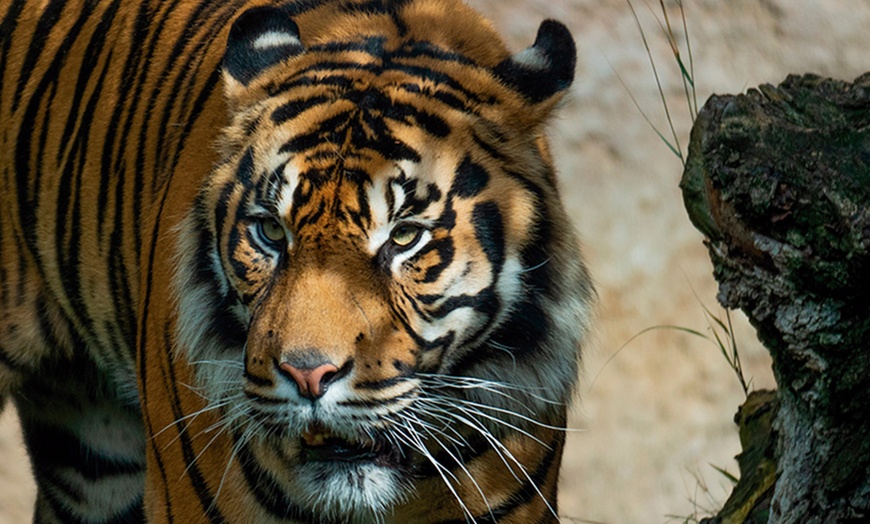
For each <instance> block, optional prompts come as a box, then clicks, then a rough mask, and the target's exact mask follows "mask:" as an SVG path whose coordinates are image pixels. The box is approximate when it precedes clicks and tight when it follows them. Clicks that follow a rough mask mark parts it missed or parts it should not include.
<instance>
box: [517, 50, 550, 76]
mask: <svg viewBox="0 0 870 524" xmlns="http://www.w3.org/2000/svg"><path fill="white" fill-rule="evenodd" d="M511 60H513V62H514V63H515V64H517V65H520V66H522V67H523V68H525V69H534V70H537V71H543V70H545V69H549V67H550V60H549V59H547V57H546V55H544V53H542V52H541V50H540V49H538V48H537V47H534V46H533V47H527V48H526V49H524V50H522V51H520V52H519V53H517V54H515V55H514V56H513V58H511Z"/></svg>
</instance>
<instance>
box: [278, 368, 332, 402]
mask: <svg viewBox="0 0 870 524" xmlns="http://www.w3.org/2000/svg"><path fill="white" fill-rule="evenodd" d="M278 368H279V369H280V370H281V372H282V373H284V374H285V375H287V376H289V377H290V378H292V379H293V380H294V381H295V382H296V386H297V387H298V388H299V394H300V395H302V396H303V397H305V398H307V399H309V400H317V399H319V398H320V397H322V396H323V394H324V393H326V388H327V386H329V384H330V382H332V381H333V380H334V379H335V378H336V376H337V375H338V368H337V367H336V366H335V365H333V364H332V363H331V362H324V363H319V364H314V365H312V364H309V363H297V364H296V365H293V363H291V362H282V363H281V364H279V365H278Z"/></svg>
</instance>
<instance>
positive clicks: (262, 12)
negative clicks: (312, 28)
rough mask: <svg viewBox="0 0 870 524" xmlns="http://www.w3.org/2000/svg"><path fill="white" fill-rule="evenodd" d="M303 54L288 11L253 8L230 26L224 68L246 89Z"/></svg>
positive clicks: (296, 29)
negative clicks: (286, 61) (273, 69)
mask: <svg viewBox="0 0 870 524" xmlns="http://www.w3.org/2000/svg"><path fill="white" fill-rule="evenodd" d="M304 51H305V47H304V46H303V45H302V40H301V39H300V37H299V27H298V26H297V25H296V22H294V21H293V20H292V19H291V18H290V15H289V14H288V13H287V12H285V11H283V10H281V9H278V8H276V7H255V8H252V9H248V10H247V11H245V12H244V13H242V15H241V16H239V18H237V19H236V21H235V23H233V27H232V28H231V29H230V36H229V38H228V39H227V50H226V54H224V61H223V69H224V72H225V74H226V75H228V76H229V77H231V78H232V79H233V80H235V81H237V82H239V83H241V84H242V85H243V86H247V85H248V84H249V83H250V82H251V80H253V79H254V78H256V77H257V76H259V75H260V74H261V73H263V72H264V71H265V70H266V69H268V68H270V67H272V66H275V65H278V64H279V63H281V62H283V61H284V60H286V59H288V58H290V57H293V56H296V55H299V54H301V53H303V52H304Z"/></svg>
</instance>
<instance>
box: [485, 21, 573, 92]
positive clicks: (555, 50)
mask: <svg viewBox="0 0 870 524" xmlns="http://www.w3.org/2000/svg"><path fill="white" fill-rule="evenodd" d="M576 64H577V49H576V48H575V47H574V39H573V38H572V37H571V32H570V31H568V28H567V27H565V26H564V24H562V23H561V22H557V21H555V20H544V21H543V22H541V26H540V27H539V28H538V36H537V37H536V38H535V43H534V45H532V46H531V47H528V48H526V49H524V50H523V51H520V52H519V53H517V54H515V55H514V56H512V57H510V58H507V59H505V60H504V61H502V62H501V63H500V64H498V65H497V66H495V69H494V70H493V71H494V72H495V74H496V75H497V76H498V77H499V78H501V79H502V81H504V82H505V83H506V84H508V85H509V86H511V87H513V88H514V89H516V90H517V91H519V92H520V93H521V94H522V95H523V96H524V97H525V98H526V99H528V100H529V101H531V102H533V103H538V102H542V101H544V100H546V99H548V98H550V97H551V96H553V95H555V94H556V93H558V92H559V91H562V90H564V89H567V88H568V87H569V86H570V85H571V82H573V81H574V67H575V66H576Z"/></svg>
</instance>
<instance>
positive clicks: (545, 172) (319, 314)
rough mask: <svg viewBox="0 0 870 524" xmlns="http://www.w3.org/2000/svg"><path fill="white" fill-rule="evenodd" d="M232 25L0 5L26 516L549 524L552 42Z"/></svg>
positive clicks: (421, 0)
mask: <svg viewBox="0 0 870 524" xmlns="http://www.w3.org/2000/svg"><path fill="white" fill-rule="evenodd" d="M250 4H251V3H250V2H241V1H235V2H221V3H214V2H201V3H194V2H183V3H182V2H178V3H166V2H153V4H149V3H147V2H136V3H134V2H129V1H122V0H118V1H114V2H55V3H42V2H33V3H29V2H12V3H8V2H4V3H0V16H3V19H2V22H0V75H2V76H0V122H2V124H0V151H2V156H0V171H2V181H0V184H2V186H0V195H2V196H0V198H2V199H3V202H2V209H0V246H2V251H0V271H2V272H0V307H2V310H0V313H2V315H0V399H2V398H3V397H12V398H14V399H15V401H16V404H17V406H18V409H19V413H20V417H21V420H22V426H23V428H24V430H25V436H26V440H27V443H28V448H29V451H30V454H31V460H32V462H33V464H34V472H35V474H36V477H37V483H38V485H39V500H38V502H37V520H39V521H45V522H51V521H73V520H77V519H80V518H89V519H91V520H93V521H103V520H105V521H109V520H112V519H115V521H123V519H127V521H140V520H141V519H142V518H144V515H147V516H148V518H149V519H151V520H155V521H172V520H178V521H197V520H202V519H203V518H205V517H206V516H207V518H208V519H209V520H210V521H215V522H220V521H230V522H237V521H257V522H270V521H276V522H277V521H300V522H331V521H333V520H334V521H360V522H363V521H368V520H370V519H374V520H391V519H393V520H394V521H396V522H447V521H453V520H460V521H462V520H465V519H466V517H467V518H471V519H472V520H476V521H479V522H480V521H496V520H497V521H499V522H532V521H547V520H553V519H555V517H554V510H555V505H556V503H555V501H556V486H557V479H558V465H559V461H560V457H561V449H562V446H563V441H564V439H563V435H562V432H561V431H560V430H559V429H558V428H560V427H564V424H565V409H566V404H567V402H568V400H569V398H570V394H571V391H572V389H573V384H574V381H575V380H576V370H577V353H576V347H577V344H578V343H579V341H580V340H581V339H582V336H583V335H584V333H585V325H586V324H587V322H588V304H589V302H590V301H591V295H592V291H591V286H590V284H589V279H588V276H587V275H586V271H585V268H584V267H583V265H582V262H581V261H580V258H579V254H578V253H577V251H576V250H577V248H576V240H575V238H574V235H573V232H572V231H571V227H570V224H568V221H567V218H566V217H565V214H564V211H563V209H562V207H561V204H560V203H559V200H558V193H557V190H556V188H555V176H554V175H553V171H552V169H553V167H552V163H551V160H550V159H549V157H548V153H547V151H546V144H545V141H544V138H543V135H542V126H543V125H544V123H545V121H546V118H547V116H548V115H549V113H550V112H551V111H552V108H553V106H554V105H555V104H556V102H557V101H558V99H559V98H560V96H561V93H562V92H563V91H564V89H565V88H567V86H568V85H570V81H571V78H572V77H573V65H574V64H573V60H574V58H573V53H574V51H573V42H570V36H567V33H566V32H565V31H564V28H563V27H561V26H559V25H558V24H556V23H555V22H546V23H545V25H542V29H541V31H539V35H538V40H537V41H536V43H535V45H534V46H532V47H530V48H529V49H527V50H526V51H523V52H522V53H519V54H517V55H514V56H513V57H512V56H511V55H510V54H509V53H508V52H507V50H506V49H505V48H504V46H503V45H502V44H501V43H500V40H499V38H498V36H497V35H496V34H495V32H494V31H493V30H492V29H491V27H490V26H489V24H488V23H486V22H485V21H483V20H482V19H481V18H480V17H479V15H477V14H476V13H474V12H473V11H471V10H470V9H469V8H467V7H466V6H464V5H462V4H461V3H459V2H455V1H453V0H416V1H414V0H411V1H396V2H379V1H361V0H360V1H353V0H342V1H320V2H313V1H312V2H308V1H299V2H291V3H283V4H282V3H278V5H279V7H278V8H271V7H262V8H257V7H256V5H254V6H252V5H250ZM243 13H244V14H243ZM240 15H241V16H240ZM231 28H232V29H231ZM276 239H277V240H276ZM406 240H407V241H408V242H407V244H405V243H403V242H405V241H406ZM409 246H410V247H409ZM556 266H558V267H556ZM336 297H337V298H336ZM342 297H344V298H342ZM292 304H298V305H297V306H292ZM301 304H315V305H317V304H319V305H318V306H316V307H315V306H311V307H308V306H305V307H303V306H301ZM382 362H389V363H391V364H390V365H388V366H384V365H382ZM312 377H315V378H312ZM288 388H289V389H288ZM427 403H429V404H427ZM427 406H428V407H427ZM361 421H362V422H361ZM55 449H62V450H65V451H63V452H56V451H54V450H55ZM313 479H318V480H317V481H316V482H314V480H313ZM348 479H355V480H353V482H355V483H356V484H357V485H358V488H345V487H344V484H345V483H346V482H348ZM143 496H144V503H143ZM143 504H144V508H145V511H144V515H143ZM118 519H120V520H118Z"/></svg>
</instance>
